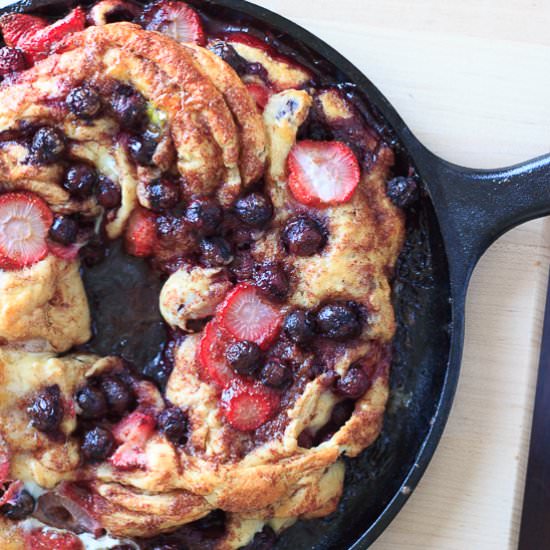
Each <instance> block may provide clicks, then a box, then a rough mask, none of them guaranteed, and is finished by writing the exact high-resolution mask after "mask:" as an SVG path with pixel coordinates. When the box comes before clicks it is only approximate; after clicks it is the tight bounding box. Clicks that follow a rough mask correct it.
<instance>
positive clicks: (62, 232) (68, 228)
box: [48, 216, 78, 245]
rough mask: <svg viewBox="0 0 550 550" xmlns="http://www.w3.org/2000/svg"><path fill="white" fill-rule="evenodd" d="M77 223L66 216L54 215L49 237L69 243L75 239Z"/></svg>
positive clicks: (59, 241)
mask: <svg viewBox="0 0 550 550" xmlns="http://www.w3.org/2000/svg"><path fill="white" fill-rule="evenodd" d="M77 234H78V223H77V222H76V220H74V219H73V218H69V217H68V216H56V217H55V218H54V220H53V223H52V226H51V227H50V231H49V234H48V235H49V237H50V239H52V241H55V242H56V243H60V244H63V245H69V244H72V243H74V242H75V241H76V236H77Z"/></svg>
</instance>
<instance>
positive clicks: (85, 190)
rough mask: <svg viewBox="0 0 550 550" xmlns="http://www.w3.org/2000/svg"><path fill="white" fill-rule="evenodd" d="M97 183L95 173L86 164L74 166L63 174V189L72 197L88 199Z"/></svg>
mask: <svg viewBox="0 0 550 550" xmlns="http://www.w3.org/2000/svg"><path fill="white" fill-rule="evenodd" d="M96 181H97V174H96V171H95V170H94V169H93V168H92V167H91V166H88V165H87V164H75V165H74V166H71V167H70V168H69V169H68V170H67V173H66V174H65V180H64V181H63V187H64V188H65V189H66V190H67V191H68V192H69V193H70V194H71V195H73V196H74V197H77V198H80V199H84V198H86V197H89V196H90V195H91V194H92V193H93V191H94V186H95V184H96Z"/></svg>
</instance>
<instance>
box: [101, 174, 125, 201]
mask: <svg viewBox="0 0 550 550" xmlns="http://www.w3.org/2000/svg"><path fill="white" fill-rule="evenodd" d="M96 193H97V202H98V203H99V204H100V205H101V206H103V208H107V209H109V208H116V207H117V206H120V201H121V191H120V186H119V185H118V184H116V183H115V182H114V181H113V180H111V179H109V178H107V177H105V176H99V177H98V178H97V184H96Z"/></svg>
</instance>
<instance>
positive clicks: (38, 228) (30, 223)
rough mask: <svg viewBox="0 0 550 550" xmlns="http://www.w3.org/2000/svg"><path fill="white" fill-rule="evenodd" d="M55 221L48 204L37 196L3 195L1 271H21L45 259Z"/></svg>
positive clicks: (0, 246) (25, 193)
mask: <svg viewBox="0 0 550 550" xmlns="http://www.w3.org/2000/svg"><path fill="white" fill-rule="evenodd" d="M52 221H53V215H52V212H51V210H50V209H49V208H48V205H47V204H46V203H45V202H44V201H43V200H42V199H41V198H40V197H38V196H37V195H35V194H34V193H28V192H15V193H5V194H4V195H0V268H1V269H6V270H15V269H21V268H23V267H27V266H29V265H32V264H34V263H36V262H38V261H40V260H42V259H43V258H44V257H45V256H46V254H47V253H48V243H47V242H46V237H47V235H48V231H49V229H50V226H51V225H52Z"/></svg>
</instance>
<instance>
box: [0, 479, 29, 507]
mask: <svg viewBox="0 0 550 550" xmlns="http://www.w3.org/2000/svg"><path fill="white" fill-rule="evenodd" d="M24 486H25V485H24V483H23V482H22V481H19V480H17V481H12V482H11V483H10V484H9V485H8V488H7V489H6V490H5V491H4V494H3V495H2V496H1V497H0V507H1V506H4V504H7V503H13V502H14V501H15V498H16V497H17V496H18V495H19V493H20V492H21V490H22V489H23V487H24Z"/></svg>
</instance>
